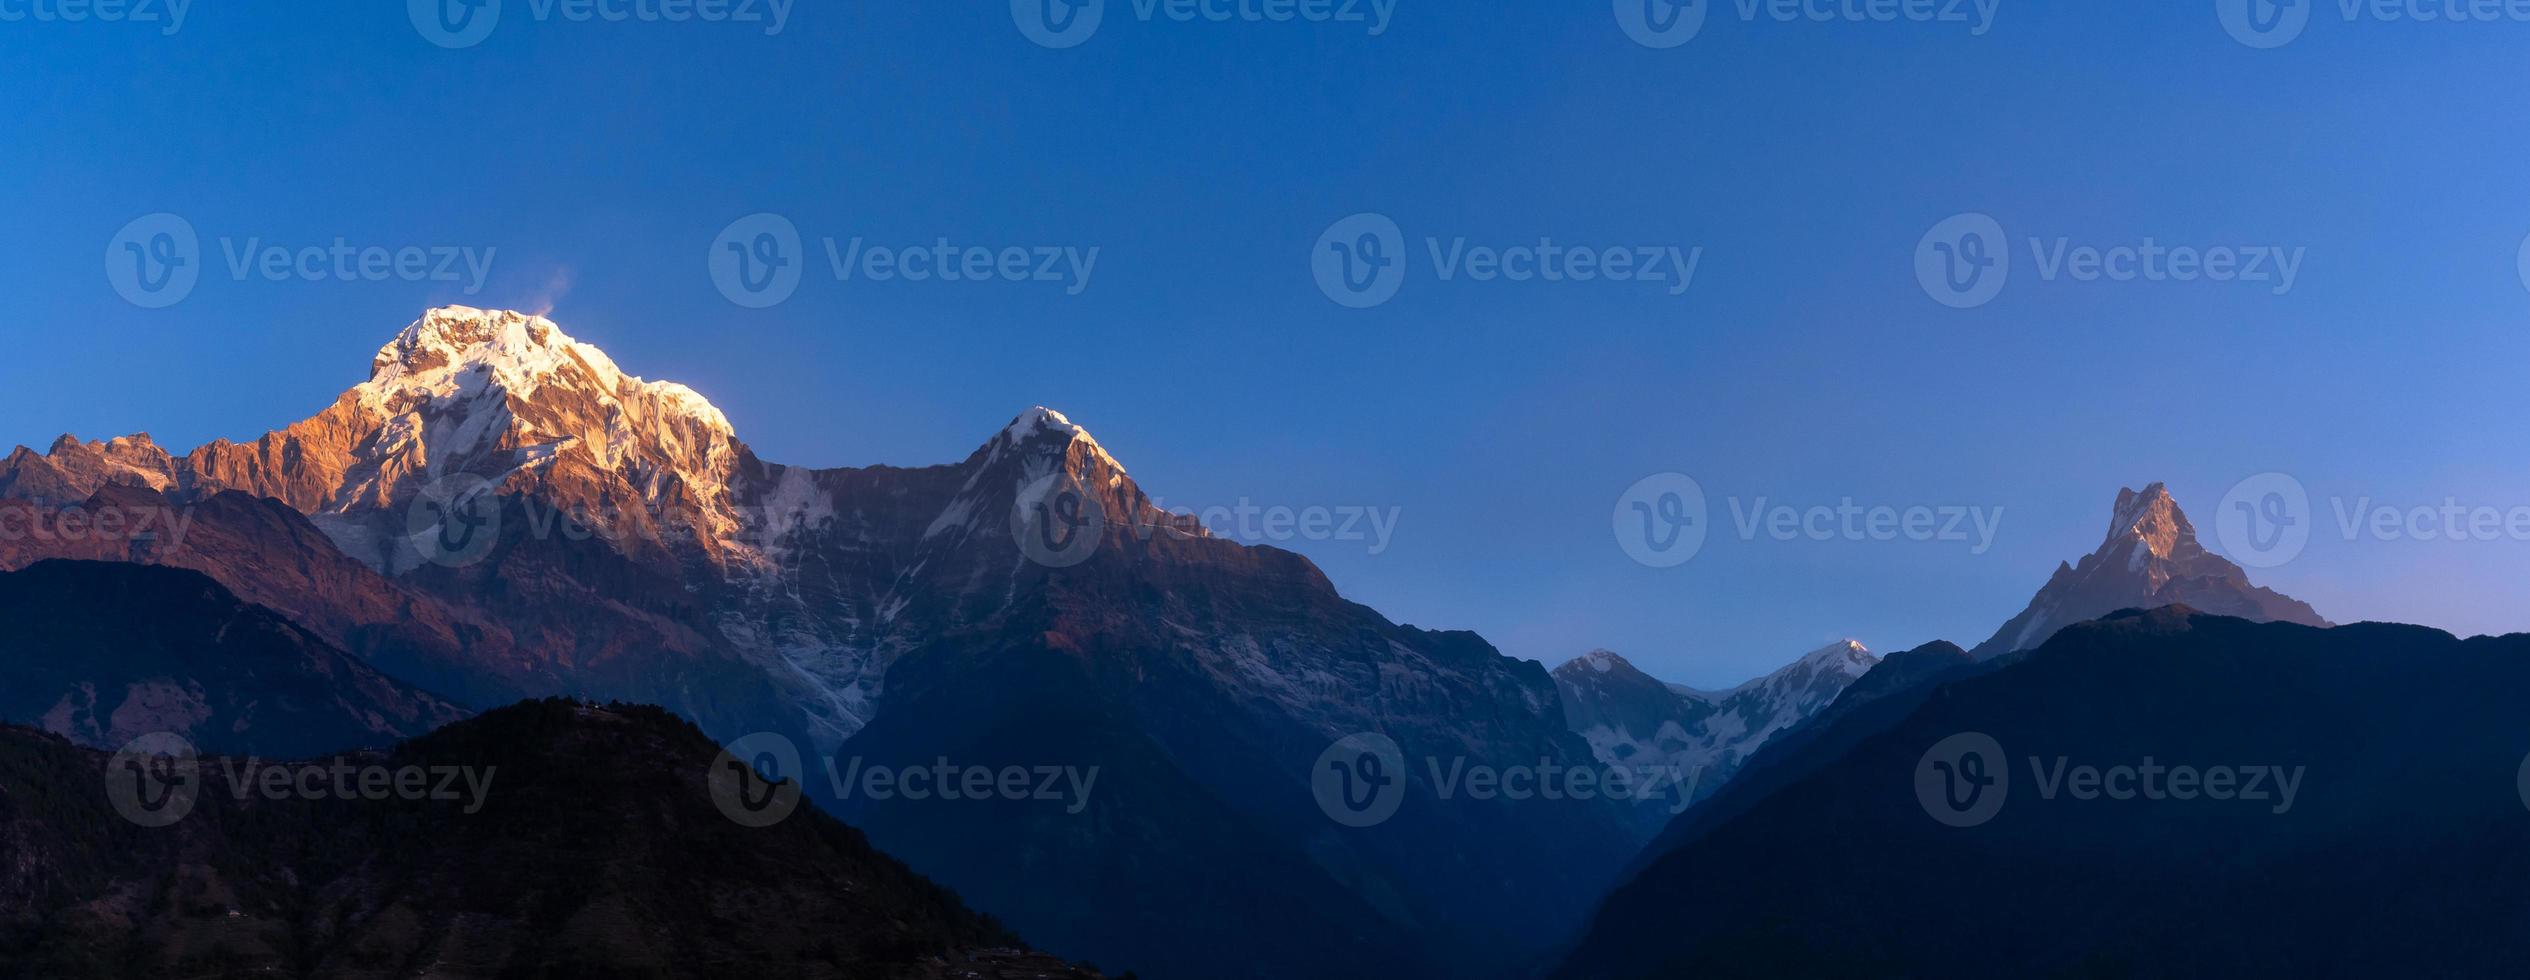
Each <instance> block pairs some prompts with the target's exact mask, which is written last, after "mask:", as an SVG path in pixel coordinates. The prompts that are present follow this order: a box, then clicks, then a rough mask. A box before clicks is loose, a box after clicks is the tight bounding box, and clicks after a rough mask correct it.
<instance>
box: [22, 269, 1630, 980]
mask: <svg viewBox="0 0 2530 980" xmlns="http://www.w3.org/2000/svg"><path fill="white" fill-rule="evenodd" d="M0 498H9V499H14V500H16V501H19V502H21V506H24V507H29V508H34V509H36V510H37V511H39V512H41V513H42V514H44V515H48V516H47V517H46V518H45V519H48V520H60V519H62V515H64V514H98V513H113V514H118V515H126V516H128V515H139V514H157V515H175V517H181V518H183V530H182V533H181V534H177V533H175V525H176V524H177V523H178V522H177V521H176V520H175V519H174V518H173V517H171V518H169V519H168V520H166V521H164V522H162V526H163V530H161V531H153V532H150V533H147V534H140V533H134V534H129V535H125V536H123V538H121V539H115V538H113V537H112V536H106V535H87V536H84V537H81V538H79V539H76V540H61V539H54V540H29V541H24V542H20V543H18V546H17V547H15V548H13V549H11V550H10V551H8V552H7V553H5V555H0V557H4V558H5V559H6V561H7V564H8V566H9V567H21V566H25V565H28V564H31V563H33V562H36V561H39V560H42V559H45V558H91V559H94V558H108V559H115V560H132V561H143V562H150V563H157V564H167V565H176V566H181V567H184V568H189V569H193V570H195V571H199V572H202V573H204V574H205V575H207V576H208V577H209V578H210V579H212V580H214V581H216V582H217V583H219V584H220V585H221V586H222V587H224V588H225V589H227V590H228V591H229V592H231V593H233V594H234V595H235V596H236V597H239V598H240V599H242V600H244V601H245V602H248V603H252V604H256V605H261V606H265V607H268V608H270V609H271V610H273V611H275V612H277V613H279V614H280V615H282V616H283V617H286V618H288V619H289V620H291V621H293V622H295V623H298V624H299V625H300V626H301V627H303V628H304V630H305V631H306V633H307V634H309V635H310V636H311V637H312V638H314V639H316V640H320V641H322V642H323V643H325V644H328V645H330V646H332V647H334V648H337V649H339V650H342V651H345V652H347V653H349V654H351V655H353V656H355V657H357V658H359V659H360V660H362V661H364V662H366V663H368V664H370V665H372V666H374V667H376V668H377V669H378V670H379V671H381V672H383V673H385V674H388V675H390V676H393V677H395V678H398V679H400V680H401V681H403V682H406V683H409V684H411V685H413V686H414V687H415V688H416V689H418V690H424V691H431V692H437V693H438V695H440V696H444V697H446V698H447V699H448V700H449V701H450V702H451V703H453V704H455V705H457V706H459V707H461V708H464V709H469V710H485V709H489V708H492V707H496V706H498V705H500V704H504V703H508V702H510V701H515V700H518V699H521V698H534V697H543V696H556V695H567V696H574V697H584V698H597V699H604V700H615V701H625V702H639V703H651V704H659V705H663V706H666V707H667V708H669V709H671V710H673V711H675V712H676V713H678V714H679V715H682V716H684V717H687V718H690V719H693V720H694V721H695V722H696V723H697V724H699V725H701V726H702V728H703V730H704V731H706V732H707V733H710V734H711V735H712V736H713V737H716V738H720V739H724V740H727V739H735V738H738V737H740V736H742V735H748V734H751V733H755V732H768V733H773V734H776V735H780V736H783V737H785V738H789V739H791V740H792V741H793V742H794V743H795V744H797V745H799V746H801V747H802V748H803V749H806V750H811V751H814V752H818V753H838V752H839V753H842V754H844V755H846V756H848V757H850V758H851V759H853V760H860V761H863V762H865V763H885V764H891V765H915V764H928V763H930V762H931V761H932V760H933V759H934V758H936V757H939V756H940V755H941V754H942V753H948V754H950V755H954V756H956V757H958V761H960V762H962V763H972V764H975V765H987V764H990V765H995V766H998V765H1002V764H1004V763H1008V764H1024V765H1029V766H1059V767H1072V768H1076V769H1080V770H1088V769H1092V768H1095V769H1097V770H1099V771H1100V772H1102V773H1103V775H1102V778H1101V781H1100V785H1101V786H1102V788H1103V790H1104V791H1103V792H1100V793H1098V794H1096V795H1095V796H1094V797H1093V798H1092V799H1091V800H1089V801H1088V802H1087V805H1086V807H1085V808H1084V809H1083V810H1081V811H1079V812H1075V813H1066V812H1063V811H1062V810H1061V809H1056V810H1054V811H1053V812H1050V813H1049V812H1046V811H1044V810H1041V809H1023V810H1022V811H1021V812H1016V813H1012V812H1004V811H1002V810H999V809H996V808H995V807H992V806H964V807H946V806H940V805H937V801H934V802H933V804H932V805H923V804H920V803H916V802H914V801H908V800H904V799H902V798H897V799H892V800H887V801H873V800H868V799H853V800H846V799H827V800H824V801H823V802H825V803H826V804H827V805H828V806H830V807H831V808H833V809H835V810H837V811H838V812H840V813H842V814H844V815H846V816H847V817H848V818H849V819H852V820H853V821H854V822H855V823H856V824H857V825H859V826H861V827H863V828H865V829H866V830H867V831H868V832H869V833H870V835H871V837H872V839H873V840H874V841H876V842H877V843H878V844H879V845H880V846H881V847H882V848H884V849H886V850H887V851H889V852H890V853H893V854H896V855H898V856H900V857H903V858H904V859H906V860H907V861H909V862H910V863H912V864H913V865H914V867H915V868H916V869H917V870H919V871H922V872H924V873H925V874H928V875H930V876H932V877H934V878H936V879H938V880H940V881H941V882H943V883H944V884H947V885H949V886H950V887H952V888H955V889H957V890H958V891H959V892H960V893H961V894H964V895H967V896H969V898H970V899H971V900H973V901H975V902H977V904H979V905H980V906H982V907H984V908H987V909H989V910H991V911H993V912H994V913H996V915H997V916H999V917H1000V918H1001V919H1002V920H1003V921H1005V922H1008V923H1010V925H1011V926H1012V927H1013V928H1015V929H1017V930H1018V931H1019V932H1020V934H1022V935H1025V936H1027V937H1028V938H1029V939H1030V940H1031V941H1033V942H1036V943H1039V944H1041V945H1043V946H1044V947H1046V948H1049V949H1052V950H1054V951H1056V952H1058V953H1062V954H1064V955H1067V956H1073V957H1077V958H1082V959H1089V960H1093V961H1096V962H1100V963H1110V964H1121V965H1125V966H1130V967H1134V968H1136V969H1139V970H1141V971H1143V972H1145V973H1148V974H1151V975H1155V976H1190V975H1213V976H1221V975H1253V976H1285V975H1293V974H1301V973H1306V974H1312V975H1324V976H1383V975H1397V974H1398V973H1400V972H1430V971H1436V970H1437V971H1449V970H1467V969H1476V968H1479V967H1489V966H1491V965H1494V964H1499V963H1502V962H1511V961H1522V960H1529V959H1534V958H1535V957H1538V956H1540V955H1543V954H1544V953H1545V952H1546V951H1547V950H1549V949H1550V948H1551V947H1552V944H1553V943H1554V942H1555V941H1556V940H1557V938H1558V937H1560V936H1562V935H1564V934H1568V933H1569V932H1570V931H1571V930H1573V929H1575V928H1578V926H1579V924H1580V923H1581V921H1582V919H1583V916H1585V915H1586V913H1587V911H1588V909H1589V908H1590V905H1591V902H1592V901H1593V900H1594V899H1595V898H1596V897H1597V896H1598V895H1599V894H1601V893H1602V892H1603V890H1604V888H1605V886H1606V884H1607V882H1608V880H1609V878H1610V876H1612V875H1613V874H1614V873H1615V872H1616V871H1617V869H1619V868H1620V867H1621V866H1622V864H1623V862H1624V861H1625V860H1626V859H1627V858H1628V857H1629V856H1630V855H1631V854H1632V853H1633V852H1634V850H1635V848H1636V846H1637V845H1638V844H1639V843H1640V842H1641V841H1642V839H1643V838H1644V836H1645V835H1646V833H1647V829H1646V828H1643V827H1641V826H1639V824H1638V822H1637V821H1636V820H1635V819H1634V818H1633V817H1631V816H1630V815H1629V814H1628V813H1627V812H1626V811H1625V809H1624V808H1623V807H1621V806H1620V805H1618V804H1616V803H1614V802H1610V801H1606V800H1594V801H1589V802H1577V801H1572V800H1551V801H1550V800H1527V801H1512V800H1504V799H1493V800H1470V799H1464V798H1449V799H1444V798H1443V797H1444V792H1443V789H1442V787H1440V786H1437V785H1436V779H1435V778H1434V776H1433V774H1434V773H1439V772H1446V771H1448V770H1449V768H1450V767H1452V766H1464V765H1467V764H1471V763H1472V764H1476V765H1484V766H1492V767H1513V766H1529V765H1536V764H1539V763H1541V762H1542V763H1545V764H1547V765H1553V766H1559V767H1573V766H1581V765H1587V764H1588V763H1589V762H1590V761H1591V760H1592V758H1593V757H1592V754H1591V749H1590V747H1589V745H1588V744H1587V743H1586V742H1585V741H1584V740H1583V739H1581V738H1580V737H1579V736H1577V735H1575V734H1573V733H1572V732H1571V731H1569V730H1568V729H1567V728H1566V727H1565V723H1564V721H1565V720H1564V718H1563V712H1562V708H1561V704H1560V698H1559V696H1558V694H1557V692H1556V690H1555V685H1554V682H1553V681H1552V680H1551V679H1550V678H1549V676H1548V675H1547V672H1546V671H1545V670H1544V668H1542V667H1540V666H1539V665H1537V664H1535V663H1531V662H1525V661H1519V660H1514V659H1511V658H1508V657H1504V656H1502V655H1501V654H1500V653H1499V652H1498V651H1496V650H1494V649H1493V648H1492V647H1491V646H1490V645H1488V644H1486V643H1485V642H1484V641H1483V640H1482V639H1480V638H1478V637H1475V636H1474V635H1472V634H1466V633H1446V632H1431V631H1425V630H1419V629H1415V628H1412V627H1407V626H1400V625H1397V624H1395V623H1392V622H1390V621H1388V620H1386V619H1385V618H1383V617H1381V616H1380V615H1379V614H1378V613H1377V612H1375V611H1373V610H1371V609H1369V608H1367V607H1364V606H1361V605H1359V604H1356V603H1353V602H1349V601H1346V600H1345V599H1344V598H1343V597H1342V596H1341V595H1340V594H1338V593H1337V592H1336V590H1335V588H1334V587H1333V585H1332V584H1331V583H1330V582H1328V580H1327V579H1326V577H1325V576H1324V575H1323V574H1321V573H1320V572H1318V570H1317V569H1316V568H1314V567H1313V566H1311V565H1310V563H1309V562H1308V561H1306V560H1305V559H1303V558H1301V557H1299V556H1297V555H1294V554H1291V553H1288V552H1284V551H1280V550H1277V549H1273V548H1268V547H1253V546H1247V545H1241V544H1237V543H1233V542H1228V541H1224V540H1220V539H1216V538H1214V537H1212V536H1211V535H1210V534H1208V533H1206V532H1205V531H1204V530H1203V528H1202V527H1201V526H1200V525H1199V524H1197V523H1196V522H1194V521H1193V520H1191V519H1189V518H1184V517H1181V516H1178V515H1175V514H1170V513H1167V512H1164V511H1162V510H1160V509H1159V508H1158V507H1156V506H1155V505H1154V504H1153V503H1152V502H1151V499H1150V498H1149V497H1148V496H1147V495H1146V494H1144V492H1143V491H1142V490H1141V488H1140V487H1139V486H1137V485H1136V484H1135V482H1134V481H1133V480H1132V478H1131V477H1130V476H1128V475H1127V473H1126V471H1125V468H1124V466H1123V465H1122V464H1121V463H1119V462H1118V461H1117V460H1116V458H1115V457H1114V456H1112V455H1110V454H1109V453H1108V452H1107V451H1106V449H1105V448H1104V447H1103V446H1102V445H1101V444H1100V443H1099V442H1098V441H1097V440H1096V439H1095V438H1093V437H1091V436H1090V434H1089V433H1088V432H1087V431H1086V430H1084V429H1083V428H1081V427H1080V426H1078V425H1076V424H1073V423H1072V422H1071V421H1070V420H1069V419H1067V418H1065V417H1064V416H1062V415H1061V414H1060V413H1057V412H1054V411H1051V410H1047V409H1042V408H1040V409H1032V410H1029V411H1027V412H1024V413H1021V414H1020V415H1019V416H1018V417H1017V418H1016V419H1014V420H1013V421H1012V422H1011V423H1010V424H1009V425H1007V426H1005V427H1003V428H1002V429H1000V430H999V431H997V432H994V433H993V434H992V435H991V436H990V437H988V438H987V439H986V440H985V441H984V443H983V445H981V446H980V447H979V448H977V449H976V450H975V451H974V452H973V453H972V454H970V455H969V456H968V457H967V458H966V459H965V460H963V461H961V462H958V463H953V464H948V465H941V466H929V467H919V468H899V467H884V466H880V467H867V468H856V469H806V468H798V467H789V466H784V465H781V464H777V463H771V462H766V461H764V460H761V459H759V458H757V457H756V456H755V454H754V453H753V452H752V451H751V450H749V449H748V448H747V447H746V446H745V444H744V443H742V442H741V441H739V439H738V438H737V437H736V435H735V434H734V431H733V430H732V428H731V426H730V424H729V422H728V420H727V419H726V418H725V417H724V416H723V415H722V414H721V413H720V412H719V411H718V410H717V409H715V408H713V407H712V406H711V405H710V403H709V402H707V401H705V400H704V399H703V398H701V397H700V396H699V395H697V394H695V393H694V392H692V391H691V390H689V389H686V388H684V387H682V386H679V385H675V384H672V383H667V382H657V381H645V380H643V379H640V378H638V377H634V376H632V375H629V374H627V373H625V372H624V371H622V370H621V369H620V368H618V367H616V365H615V364H614V362H613V361H612V360H611V359H610V358H608V357H607V356H606V355H605V354H604V353H603V352H602V351H599V350H598V349H597V348H595V347H593V346H591V345H588V344H584V343H581V342H579V341H577V340H575V339H573V338H571V337H570V336H568V335H567V334H565V333H563V332H562V330H561V329H560V328H559V327H558V326H557V325H555V324H554V323H552V322H551V321H549V320H546V319H543V318H540V317H532V316H526V315H521V314H517V313H508V312H498V311H485V310H475V309H468V308H462V307H450V308H443V309H437V310H432V311H430V312H428V313H427V314H425V315H424V316H423V317H422V318H421V319H419V320H418V321H416V322H414V323H413V324H411V325H410V326H408V327H407V328H405V329H404V330H403V331H401V332H400V333H399V334H397V336H396V337H395V338H394V339H393V340H392V341H390V342H389V343H388V344H386V345H385V346H384V347H383V348H381V350H380V351H379V353H378V355H377V357H376V358H375V359H374V360H373V361H372V363H371V364H370V365H369V372H368V378H367V380H365V381H363V382H361V383H360V384H358V385H355V386H353V387H352V388H350V389H349V390H347V391H345V392H344V393H343V395H342V396H341V397H339V398H338V399H336V400H335V401H334V402H333V404H331V405H330V406H328V407H326V408H325V409H324V410H323V411H321V412H319V413H318V414H316V415H314V416H313V417H310V418H308V419H306V420H304V421H302V422H299V423H296V424H293V425H289V426H286V427H284V428H282V429H279V430H276V431H274V432H272V433H269V434H267V435H265V436H262V437H260V438H257V439H255V440H252V441H249V442H243V443H236V442H228V441H221V442H214V443H211V444H209V445H206V446H203V447H201V448H199V449H196V450H194V451H192V452H190V453H186V454H184V455H181V456H178V455H173V454H170V453H168V452H166V451H164V450H162V449H160V448H158V447H157V446H156V445H155V444H154V443H153V442H152V441H151V440H149V439H148V438H147V437H146V436H127V437H123V438H117V439H112V440H107V441H102V442H92V441H83V440H79V439H76V438H69V437H65V438H64V439H62V440H58V441H57V442H56V443H55V444H54V445H53V446H52V447H51V449H50V450H49V451H48V452H45V453H41V454H38V453H35V452H33V451H31V450H27V449H24V448H21V449H20V450H19V451H17V452H15V453H12V454H11V455H10V456H9V457H8V458H7V460H5V461H0ZM26 720H30V721H33V720H38V719H26ZM1362 732H1375V733H1380V734H1382V735H1384V736H1385V737H1388V738H1390V739H1393V740H1394V742H1395V743H1396V744H1397V745H1398V746H1399V747H1400V750H1401V757H1402V758H1404V759H1410V760H1413V761H1414V764H1413V765H1411V766H1408V767H1407V771H1406V773H1404V774H1403V775H1404V780H1403V783H1402V788H1403V789H1404V791H1405V793H1406V798H1405V799H1406V802H1405V805H1404V806H1402V808H1401V809H1400V810H1399V812H1398V814H1397V816H1396V817H1395V818H1394V819H1392V820H1389V821H1387V822H1385V823H1383V824H1381V825H1379V826H1375V827H1369V828H1359V829H1356V828H1347V827H1344V826H1341V825H1339V824H1338V823H1336V822H1334V821H1332V820H1330V819H1329V818H1328V815H1327V814H1326V813H1325V812H1323V811H1322V809H1321V807H1320V806H1319V805H1318V803H1317V802H1316V800H1315V798H1314V797H1313V794H1312V792H1311V780H1312V767H1313V765H1314V764H1315V760H1317V759H1318V758H1319V756H1320V755H1321V754H1322V753H1324V752H1325V751H1326V750H1327V749H1328V747H1329V746H1330V745H1333V744H1335V743H1336V742H1337V741H1338V740H1340V739H1343V738H1345V737H1347V736H1349V735H1352V734H1354V733H1362ZM1426 763H1431V764H1430V765H1427V764H1426ZM821 782H823V781H820V780H810V788H811V789H812V790H816V791H818V792H821V793H822V792H825V790H824V789H823V788H822V787H820V785H819V784H820V783H821ZM1506 841H1520V842H1523V843H1522V844H1521V845H1520V846H1505V844H1504V842H1506ZM1014 869H1031V871H1030V872H1029V873H1025V874H1021V873H1014ZM1224 881H1236V882H1239V886H1238V887H1237V888H1224V887H1222V882H1224ZM1057 882H1060V884H1059V885H1058V884H1056V883H1057ZM1266 927H1271V929H1272V930H1273V931H1275V932H1276V934H1278V935H1280V936H1282V937H1284V939H1286V940H1287V941H1286V942H1282V943H1277V944H1275V945H1274V946H1273V947H1272V948H1270V949H1259V950H1256V951H1255V952H1254V954H1253V955H1252V956H1250V957H1247V958H1245V959H1243V960H1241V961H1239V963H1238V964H1237V965H1234V966H1225V964H1224V963H1223V962H1222V961H1221V960H1220V959H1219V950H1220V948H1221V943H1222V942H1224V941H1225V940H1228V939H1233V938H1240V937H1253V936H1254V935H1256V934H1258V932H1259V930H1260V929H1263V928H1266ZM1225 969H1226V970H1229V971H1231V972H1229V973H1224V972H1222V971H1223V970H1225Z"/></svg>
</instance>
